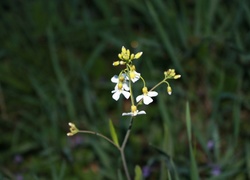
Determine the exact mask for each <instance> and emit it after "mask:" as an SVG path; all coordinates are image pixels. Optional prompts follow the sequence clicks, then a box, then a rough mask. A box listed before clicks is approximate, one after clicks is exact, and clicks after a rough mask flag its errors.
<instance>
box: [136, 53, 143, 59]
mask: <svg viewBox="0 0 250 180" xmlns="http://www.w3.org/2000/svg"><path fill="white" fill-rule="evenodd" d="M142 53H143V52H138V53H136V55H135V59H139V58H140V57H141V55H142Z"/></svg>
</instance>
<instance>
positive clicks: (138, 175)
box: [135, 165, 142, 180]
mask: <svg viewBox="0 0 250 180" xmlns="http://www.w3.org/2000/svg"><path fill="white" fill-rule="evenodd" d="M135 180H142V170H141V168H140V166H138V165H136V166H135Z"/></svg>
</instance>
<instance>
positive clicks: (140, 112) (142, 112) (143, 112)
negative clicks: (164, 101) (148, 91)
mask: <svg viewBox="0 0 250 180" xmlns="http://www.w3.org/2000/svg"><path fill="white" fill-rule="evenodd" d="M137 114H139V115H140V114H146V112H145V111H139V112H138V113H137Z"/></svg>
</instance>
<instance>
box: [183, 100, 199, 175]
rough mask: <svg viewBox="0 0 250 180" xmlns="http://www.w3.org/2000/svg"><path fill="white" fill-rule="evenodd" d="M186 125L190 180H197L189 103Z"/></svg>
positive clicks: (197, 173)
mask: <svg viewBox="0 0 250 180" xmlns="http://www.w3.org/2000/svg"><path fill="white" fill-rule="evenodd" d="M186 123H187V132H188V143H189V152H190V158H191V169H190V170H191V172H190V173H191V179H192V180H199V179H200V178H199V171H198V167H197V163H196V159H195V153H194V150H193V147H192V129H191V116H190V108H189V103H188V102H187V104H186Z"/></svg>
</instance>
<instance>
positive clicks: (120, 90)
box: [111, 83, 130, 101]
mask: <svg viewBox="0 0 250 180" xmlns="http://www.w3.org/2000/svg"><path fill="white" fill-rule="evenodd" d="M111 93H114V94H113V95H112V98H113V99H114V100H116V101H117V100H118V99H119V98H120V95H121V94H123V96H124V97H125V98H126V99H128V98H129V97H130V92H128V91H125V90H124V87H123V85H122V83H118V85H117V86H116V87H115V89H114V90H113V91H111Z"/></svg>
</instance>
